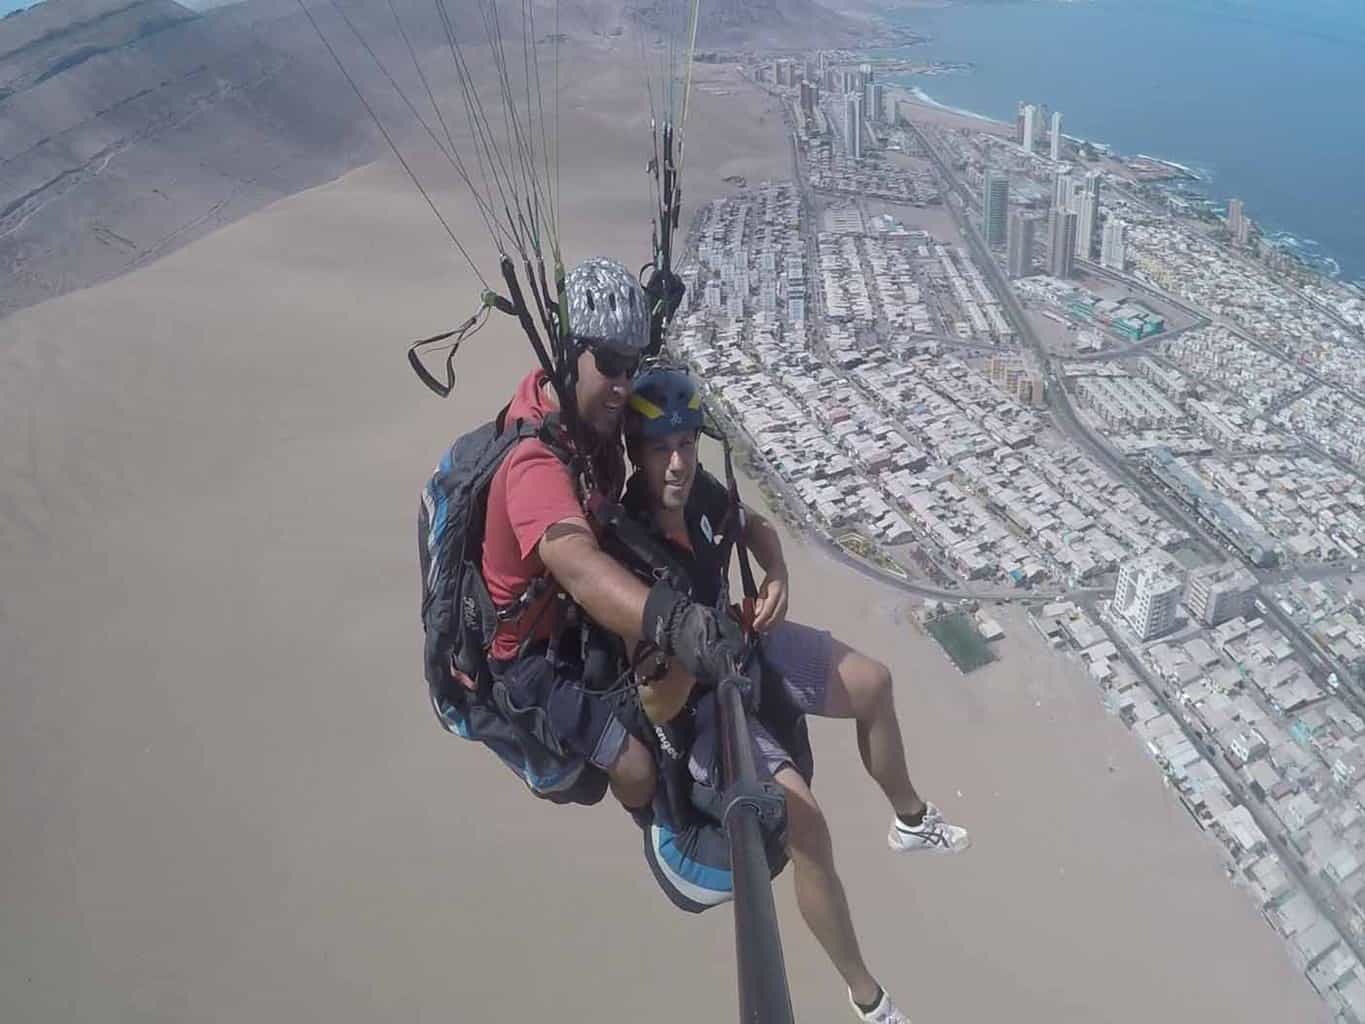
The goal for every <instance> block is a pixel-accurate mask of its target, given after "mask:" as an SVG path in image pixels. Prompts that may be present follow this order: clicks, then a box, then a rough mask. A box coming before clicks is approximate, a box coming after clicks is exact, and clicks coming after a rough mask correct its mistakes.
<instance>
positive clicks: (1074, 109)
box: [893, 0, 1365, 281]
mask: <svg viewBox="0 0 1365 1024" xmlns="http://www.w3.org/2000/svg"><path fill="white" fill-rule="evenodd" d="M893 17H894V18H895V20H897V21H898V22H900V23H901V24H904V25H906V26H908V27H910V28H913V29H914V30H915V31H918V32H921V33H924V34H926V35H929V36H931V37H932V40H931V41H930V42H929V43H927V44H923V45H919V46H914V47H911V48H909V49H908V50H906V51H903V52H904V53H905V54H906V55H907V56H912V57H914V56H917V57H933V58H939V59H943V60H962V61H971V62H972V63H973V64H974V65H975V66H976V70H975V71H974V72H972V73H970V74H962V75H944V76H937V77H926V76H911V77H907V78H904V79H902V82H903V83H904V84H906V85H912V86H917V87H918V88H920V89H922V90H923V91H924V92H925V93H927V94H928V95H929V96H931V97H932V98H933V99H935V100H937V101H939V102H941V103H945V104H947V105H949V106H953V107H959V108H963V109H967V110H972V111H976V112H978V113H981V114H986V115H989V116H991V117H996V118H1000V119H1002V120H1007V121H1013V120H1014V116H1015V106H1016V103H1017V101H1019V100H1021V99H1022V100H1027V101H1029V102H1036V103H1046V104H1047V105H1048V106H1049V107H1050V108H1051V109H1052V110H1060V111H1061V112H1062V120H1063V123H1062V131H1063V133H1064V134H1069V135H1074V136H1080V137H1084V138H1089V139H1093V140H1095V141H1098V142H1104V143H1108V144H1109V145H1111V146H1114V147H1116V148H1118V149H1119V150H1120V151H1121V152H1124V153H1147V154H1149V155H1152V156H1159V157H1164V158H1166V159H1169V160H1174V161H1177V162H1179V163H1181V164H1184V165H1186V166H1188V167H1192V168H1195V169H1197V170H1199V171H1200V172H1201V173H1202V174H1205V175H1206V176H1207V177H1208V179H1209V180H1208V187H1207V191H1208V192H1209V193H1210V194H1211V195H1212V196H1213V197H1214V198H1216V199H1219V200H1226V199H1227V198H1229V197H1231V196H1238V197H1240V198H1242V199H1243V200H1244V202H1245V203H1246V210H1247V213H1248V215H1250V216H1251V217H1252V218H1253V219H1254V220H1256V221H1257V223H1259V224H1260V225H1261V226H1262V228H1263V230H1265V231H1266V232H1267V233H1268V234H1270V235H1272V236H1276V235H1281V234H1283V235H1286V236H1288V238H1289V239H1290V240H1291V244H1295V245H1298V246H1301V247H1302V248H1303V250H1304V251H1305V252H1307V253H1309V254H1312V255H1316V256H1320V257H1326V258H1330V260H1332V261H1334V262H1335V264H1336V265H1337V266H1338V267H1339V269H1340V273H1341V276H1342V278H1343V279H1345V280H1357V281H1360V280H1365V0H1073V2H1069V3H1068V2H1061V0H1029V2H1025V0H997V2H986V0H976V2H959V3H955V4H954V5H952V6H949V7H944V8H938V9H933V8H914V9H906V10H903V11H901V12H898V13H897V14H895V15H893Z"/></svg>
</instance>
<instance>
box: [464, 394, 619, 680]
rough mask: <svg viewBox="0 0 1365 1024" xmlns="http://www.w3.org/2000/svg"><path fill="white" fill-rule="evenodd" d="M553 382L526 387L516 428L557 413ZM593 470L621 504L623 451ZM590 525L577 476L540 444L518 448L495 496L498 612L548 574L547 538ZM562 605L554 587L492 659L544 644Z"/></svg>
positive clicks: (491, 507)
mask: <svg viewBox="0 0 1365 1024" xmlns="http://www.w3.org/2000/svg"><path fill="white" fill-rule="evenodd" d="M546 379H547V378H546V376H545V373H544V371H543V370H536V371H535V372H533V373H530V374H528V375H527V376H526V377H525V378H523V379H522V382H521V383H520V384H519V385H518V386H517V393H516V395H514V396H513V398H512V403H511V405H510V406H508V409H507V422H508V423H512V422H514V421H515V420H518V419H521V420H525V421H527V422H532V423H539V422H540V421H541V420H543V419H544V418H545V417H546V415H547V414H549V413H551V412H553V411H555V409H556V404H555V401H554V392H553V391H552V390H551V389H550V388H549V387H548V386H547V385H546ZM593 469H594V473H593V475H594V477H595V478H596V481H595V482H596V486H597V489H598V490H599V491H601V492H602V494H603V495H604V496H605V497H607V498H609V499H610V500H612V501H615V500H617V499H618V498H619V497H620V493H621V487H622V483H623V481H624V479H625V460H624V457H623V456H622V453H621V445H620V443H619V442H617V443H616V444H613V445H609V446H606V447H605V448H604V450H603V451H601V452H600V453H598V454H597V455H596V456H595V457H594V460H593ZM583 518H586V513H585V512H584V511H583V504H582V502H580V501H579V499H578V492H577V488H576V487H575V485H574V480H573V476H572V474H571V473H570V471H569V468H568V467H567V466H565V465H564V463H563V462H561V461H560V460H559V457H558V456H556V455H555V454H554V452H552V451H551V450H550V449H549V448H548V447H546V445H545V444H544V442H542V441H540V440H539V439H538V438H529V439H527V440H525V441H522V442H520V443H519V444H517V446H516V447H515V448H513V449H512V451H511V452H510V453H509V454H508V456H507V458H506V459H504V460H503V463H502V465H501V466H499V467H498V470H497V472H496V473H494V474H493V482H492V484H491V485H490V487H489V491H488V518H487V522H486V526H485V529H484V540H483V578H484V582H485V583H486V584H487V585H488V594H489V596H490V597H491V598H492V599H493V604H494V605H496V606H498V607H503V606H504V605H510V604H512V603H513V602H515V601H516V600H517V599H518V598H520V597H521V595H522V594H523V593H524V592H525V590H526V588H527V587H528V586H530V584H531V581H532V580H533V579H535V578H536V577H538V576H543V575H544V574H545V563H544V562H543V561H541V558H540V554H539V552H538V551H537V545H539V544H540V539H541V538H542V537H543V536H545V531H546V530H548V529H549V528H550V527H551V526H553V525H554V524H555V523H560V522H563V521H564V520H565V519H583ZM594 528H595V527H594ZM554 600H555V588H554V587H553V586H551V587H548V588H546V590H545V592H544V593H543V594H541V596H540V597H538V598H537V599H536V600H535V601H533V602H532V603H531V604H530V605H528V606H527V607H526V609H525V610H524V611H522V613H521V614H520V615H519V616H518V617H517V618H516V619H514V620H512V621H510V622H503V623H500V624H499V625H498V631H497V634H496V635H495V636H494V639H493V649H492V651H491V652H490V653H491V655H492V656H493V657H494V658H502V659H506V658H512V657H514V656H515V655H516V653H517V647H518V646H519V645H520V644H521V642H522V640H523V639H524V638H525V637H526V636H527V635H528V633H529V634H530V635H532V636H533V638H534V639H536V640H543V639H546V638H548V637H549V636H550V634H551V633H552V632H553V630H554V627H555V626H556V625H558V623H559V617H560V615H561V614H562V613H561V610H560V609H559V608H551V607H548V605H549V604H550V602H552V601H554Z"/></svg>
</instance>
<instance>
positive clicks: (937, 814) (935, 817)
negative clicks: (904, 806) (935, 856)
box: [886, 803, 972, 853]
mask: <svg viewBox="0 0 1365 1024" xmlns="http://www.w3.org/2000/svg"><path fill="white" fill-rule="evenodd" d="M886 842H887V845H888V846H890V847H891V849H893V850H895V851H896V852H897V853H916V852H918V851H921V850H923V851H926V852H928V853H961V852H962V851H963V850H965V849H966V848H967V847H968V846H970V845H971V844H972V840H971V837H970V836H969V835H967V830H966V829H965V828H962V827H961V826H960V825H951V824H949V823H948V821H947V819H945V818H944V817H943V812H942V811H940V810H939V809H938V808H937V807H935V806H934V805H933V804H931V803H926V804H925V811H924V820H923V821H921V822H920V823H919V824H918V825H916V826H914V827H913V828H912V827H911V826H909V825H906V824H905V823H904V822H902V821H901V820H900V818H893V819H892V820H891V833H890V835H888V836H887V837H886Z"/></svg>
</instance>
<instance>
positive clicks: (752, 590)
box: [721, 435, 758, 598]
mask: <svg viewBox="0 0 1365 1024" xmlns="http://www.w3.org/2000/svg"><path fill="white" fill-rule="evenodd" d="M721 447H722V449H723V450H724V452H725V488H726V490H728V491H729V492H730V514H731V516H733V518H734V524H733V525H732V526H731V527H730V528H729V529H727V530H726V531H725V540H726V543H728V544H734V546H735V548H736V549H737V550H738V551H739V579H740V583H741V584H742V585H743V587H744V596H745V597H746V598H755V597H758V584H757V583H755V582H754V567H753V565H752V564H751V563H750V561H749V545H748V543H747V542H746V541H745V540H744V531H745V530H746V529H748V526H749V524H748V522H747V517H746V516H745V515H744V503H743V502H742V501H740V500H739V481H737V480H736V479H735V466H734V459H733V458H732V457H731V454H730V441H729V439H728V438H726V437H724V436H723V435H722V436H721Z"/></svg>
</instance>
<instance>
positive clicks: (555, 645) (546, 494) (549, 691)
mask: <svg viewBox="0 0 1365 1024" xmlns="http://www.w3.org/2000/svg"><path fill="white" fill-rule="evenodd" d="M561 308H562V313H563V315H564V316H565V318H566V323H567V328H568V330H567V334H568V338H569V342H570V344H571V346H572V348H571V355H572V356H573V358H574V359H575V362H574V364H573V366H574V368H575V371H576V372H575V373H574V374H573V375H572V379H571V380H570V381H565V382H560V384H561V387H566V385H569V386H571V387H572V390H571V391H568V389H567V387H566V393H568V394H571V395H572V401H573V403H574V406H575V408H574V409H573V410H572V416H571V417H568V418H567V420H568V423H569V426H567V427H566V426H563V425H562V421H561V425H560V426H559V427H557V428H556V429H557V431H558V434H557V436H556V437H555V438H553V439H552V441H553V443H552V444H547V443H546V442H545V441H542V440H540V439H538V438H532V439H527V440H524V441H522V442H520V443H519V444H518V445H517V446H516V447H515V448H514V449H512V451H511V452H510V454H509V455H508V456H507V458H506V459H505V460H504V461H503V463H502V465H501V466H499V468H498V470H497V473H496V474H495V475H494V477H493V480H492V484H491V487H490V489H489V493H488V507H487V516H486V521H485V532H484V543H483V564H482V569H483V577H484V582H485V583H486V584H487V587H488V592H489V596H490V597H491V598H492V600H493V604H494V605H495V606H496V607H497V608H498V609H499V619H500V621H499V626H498V630H497V633H496V635H495V637H494V641H493V645H492V650H491V651H490V652H489V653H490V663H491V666H492V670H493V675H494V677H495V678H496V679H497V680H498V683H499V685H500V686H501V687H502V695H503V696H504V697H505V700H506V707H507V710H509V711H510V712H511V713H512V714H514V715H515V716H516V717H517V718H518V720H520V721H521V722H523V723H524V724H527V725H528V726H529V727H531V728H532V730H533V731H534V733H535V734H536V736H537V738H538V739H540V740H541V741H542V742H543V743H545V744H546V746H548V747H550V749H551V750H556V751H557V752H559V753H562V754H564V755H566V756H569V757H575V758H582V759H584V760H586V761H587V762H589V763H590V764H592V765H595V766H596V767H597V768H599V769H601V770H602V771H605V772H606V773H607V776H608V779H609V781H610V785H611V788H612V791H613V792H614V793H615V794H616V796H617V798H618V799H619V800H620V801H621V803H622V804H623V805H624V806H625V807H627V808H628V809H639V808H644V807H646V806H647V805H648V804H649V801H650V798H651V797H652V795H653V791H654V784H655V771H654V760H653V756H652V755H651V754H650V752H649V750H648V749H647V748H646V747H645V745H644V744H643V743H641V742H640V741H639V740H638V739H636V738H635V737H633V736H631V735H630V733H629V731H628V729H627V725H628V719H627V716H626V715H625V714H624V713H623V712H622V710H621V706H620V702H619V701H618V700H617V699H616V698H615V697H614V696H613V695H612V694H610V693H603V692H601V691H600V690H595V689H593V688H592V687H590V686H588V685H585V680H584V678H583V662H584V661H586V660H587V659H586V658H577V657H576V654H577V653H578V652H577V651H576V650H575V649H574V648H575V647H576V644H577V641H578V639H579V634H578V632H577V629H576V628H575V624H574V622H573V621H572V616H573V615H574V614H576V613H577V612H578V611H581V612H582V613H585V614H586V615H587V616H588V617H590V618H591V620H592V621H593V622H594V623H596V624H597V625H598V626H600V627H601V628H602V629H603V630H605V631H606V632H607V633H610V634H615V635H616V636H618V637H621V638H624V639H625V640H627V641H631V640H638V639H640V638H641V637H644V636H648V637H649V638H650V639H651V640H652V641H653V642H654V643H656V644H657V645H658V646H659V647H661V648H662V649H664V650H665V651H667V652H668V653H670V654H672V655H674V656H675V657H677V658H678V660H679V661H680V662H682V663H684V664H686V665H687V666H688V667H689V669H690V670H691V671H692V672H693V674H694V675H695V676H696V677H697V678H699V679H702V680H704V681H709V682H716V681H718V679H719V677H720V676H721V675H723V674H724V672H725V671H726V670H727V668H728V666H729V664H730V662H731V659H732V658H733V656H734V653H735V652H734V651H733V650H732V649H731V646H730V642H729V641H727V640H726V639H724V634H723V631H722V629H721V627H720V624H719V623H718V621H717V619H716V616H715V613H714V611H713V610H712V609H710V608H706V607H703V606H700V605H697V604H694V603H693V602H692V601H691V600H690V599H688V598H687V597H685V596H684V595H682V594H679V593H677V592H676V591H673V590H671V589H670V588H668V587H667V586H664V585H662V584H660V585H656V586H655V587H654V588H652V589H651V588H648V587H646V586H645V585H644V584H643V583H641V582H640V580H639V579H638V578H636V576H635V575H633V574H632V573H631V572H630V571H629V570H627V569H626V568H624V567H623V566H621V565H620V564H619V563H618V562H617V561H616V560H615V559H613V558H612V557H611V556H609V555H607V554H606V553H605V552H603V551H602V549H601V548H600V547H599V546H598V543H597V534H596V531H595V528H594V526H593V525H592V524H591V523H590V521H589V517H588V514H587V512H586V508H587V506H588V503H589V501H590V499H591V498H592V496H593V494H594V493H596V494H600V495H602V496H604V497H606V498H607V499H609V500H612V501H615V500H616V498H617V496H618V495H619V494H620V492H621V487H622V484H623V482H624V478H625V463H624V459H623V456H622V452H621V440H620V428H621V416H622V413H623V411H624V409H625V403H626V397H627V394H628V392H629V390H630V380H631V377H632V376H633V375H634V373H635V370H636V368H637V367H638V366H639V362H640V358H641V356H642V354H643V352H644V350H645V347H646V344H647V341H648V334H649V319H648V310H647V309H646V307H645V298H644V294H643V292H642V290H641V289H640V286H639V284H638V282H637V281H636V280H635V277H634V276H633V275H632V274H631V273H630V272H629V271H628V270H627V269H626V268H625V267H623V266H621V265H620V264H619V263H615V262H613V261H611V260H604V259H593V260H588V261H587V262H586V263H583V264H580V265H579V266H578V267H575V268H574V270H573V271H572V272H571V273H570V274H569V275H568V277H567V278H566V280H565V287H564V295H563V298H562V303H561ZM564 412H565V410H563V409H561V408H560V402H559V399H558V395H557V392H556V389H555V387H554V386H552V383H551V381H550V380H549V378H548V377H547V376H546V374H545V373H544V372H543V371H536V372H534V373H531V374H529V375H528V376H527V377H526V378H525V379H523V380H522V382H521V384H520V385H519V386H518V388H517V392H516V395H515V397H514V398H513V400H512V403H511V405H510V406H509V408H508V410H507V415H506V422H507V423H509V424H510V423H513V422H515V421H516V420H518V419H520V420H523V421H526V422H541V423H543V422H545V421H546V420H547V418H549V417H550V416H551V415H552V414H556V413H557V414H559V416H561V417H563V415H564ZM566 455H567V456H568V458H567V459H566ZM561 594H563V595H567V597H568V598H569V599H570V601H564V600H562V599H561ZM570 602H571V603H572V605H574V606H576V609H575V610H571V609H570V607H569V604H570Z"/></svg>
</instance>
